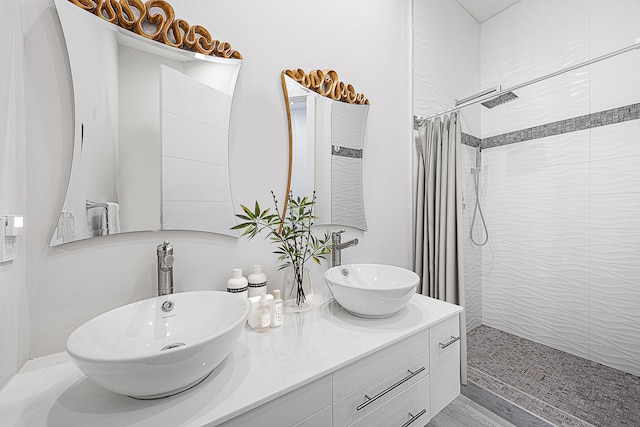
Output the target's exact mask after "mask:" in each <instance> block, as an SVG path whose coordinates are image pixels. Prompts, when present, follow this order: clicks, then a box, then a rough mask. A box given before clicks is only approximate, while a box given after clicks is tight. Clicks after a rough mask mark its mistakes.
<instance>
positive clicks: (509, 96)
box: [482, 92, 518, 108]
mask: <svg viewBox="0 0 640 427" xmlns="http://www.w3.org/2000/svg"><path fill="white" fill-rule="evenodd" d="M514 99H518V95H516V94H515V93H513V92H507V93H503V94H502V95H500V96H498V97H497V98H493V99H490V100H488V101H485V102H483V103H482V105H484V106H485V107H487V108H493V107H497V106H498V105H502V104H504V103H505V102H509V101H513V100H514Z"/></svg>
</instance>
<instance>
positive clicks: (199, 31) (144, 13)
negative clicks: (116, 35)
mask: <svg viewBox="0 0 640 427" xmlns="http://www.w3.org/2000/svg"><path fill="white" fill-rule="evenodd" d="M69 2H71V3H73V4H75V5H76V6H78V7H80V8H82V9H84V10H86V11H88V12H91V13H93V14H94V15H96V16H99V17H100V18H102V19H104V20H105V21H107V22H110V23H112V24H115V25H118V26H120V27H122V28H125V29H127V30H129V31H133V32H135V33H136V34H139V35H141V36H143V37H146V38H148V39H152V40H155V41H158V42H160V43H164V44H166V45H168V46H172V47H176V48H179V49H186V50H190V51H193V52H197V53H202V54H204V55H212V56H219V57H222V58H237V59H242V55H240V53H239V52H238V51H235V50H233V49H231V45H230V44H229V43H227V42H221V41H218V40H214V39H213V38H212V37H211V34H210V33H209V31H207V29H206V28H204V27H202V26H200V25H193V26H190V25H189V23H187V21H185V20H183V19H175V12H174V10H173V7H172V6H171V5H170V4H169V3H167V2H166V1H163V0H147V1H146V2H143V1H142V0H69Z"/></svg>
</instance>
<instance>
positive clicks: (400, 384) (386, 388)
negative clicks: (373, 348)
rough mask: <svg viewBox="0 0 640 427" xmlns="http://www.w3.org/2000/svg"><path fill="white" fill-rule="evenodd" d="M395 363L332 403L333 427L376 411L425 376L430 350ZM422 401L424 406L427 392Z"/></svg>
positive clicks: (340, 426)
mask: <svg viewBox="0 0 640 427" xmlns="http://www.w3.org/2000/svg"><path fill="white" fill-rule="evenodd" d="M396 366H397V368H396V369H394V370H392V371H390V372H388V373H386V374H384V375H382V376H380V377H378V378H376V379H375V380H373V381H371V382H369V383H368V384H366V385H364V386H363V387H362V388H360V389H359V390H356V391H355V392H353V393H351V394H349V395H348V396H346V397H344V398H342V399H340V400H338V401H337V402H335V403H334V404H333V427H345V426H348V425H349V424H351V423H353V422H354V421H356V420H358V419H360V418H362V417H363V416H366V415H367V414H369V413H371V412H373V411H375V410H376V408H378V407H380V406H381V405H383V404H384V403H385V402H387V401H389V400H390V399H392V398H393V397H394V396H396V395H398V394H400V393H401V392H403V391H404V390H406V389H407V388H408V387H410V386H412V385H413V384H415V383H416V382H418V381H419V380H421V379H422V378H424V377H425V376H427V375H428V371H429V369H428V367H429V352H424V353H422V354H421V355H419V356H418V357H415V358H413V359H411V360H410V361H408V362H405V363H399V364H397V365H396ZM367 396H368V397H367ZM422 402H423V405H427V404H428V403H429V400H428V398H427V396H426V395H424V396H423V399H422Z"/></svg>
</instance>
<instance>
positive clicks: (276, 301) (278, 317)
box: [271, 289, 283, 328]
mask: <svg viewBox="0 0 640 427" xmlns="http://www.w3.org/2000/svg"><path fill="white" fill-rule="evenodd" d="M282 316H283V313H282V298H280V289H275V290H274V291H273V311H272V313H271V327H272V328H278V327H280V326H282V321H283V318H282Z"/></svg>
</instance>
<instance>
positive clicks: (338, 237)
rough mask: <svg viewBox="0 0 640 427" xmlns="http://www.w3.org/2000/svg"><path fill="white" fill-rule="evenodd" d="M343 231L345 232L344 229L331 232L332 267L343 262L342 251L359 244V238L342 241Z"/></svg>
mask: <svg viewBox="0 0 640 427" xmlns="http://www.w3.org/2000/svg"><path fill="white" fill-rule="evenodd" d="M342 233H344V230H340V231H337V232H334V233H331V243H332V245H331V267H335V266H336V265H340V264H342V254H341V252H340V251H342V250H343V249H346V248H350V247H351V246H355V245H357V244H358V239H353V240H349V241H348V242H344V243H342Z"/></svg>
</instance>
